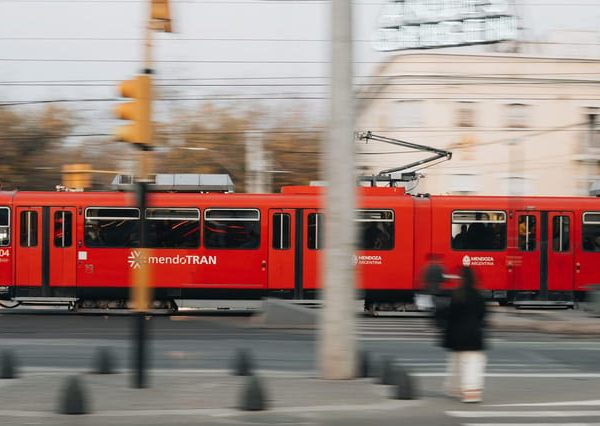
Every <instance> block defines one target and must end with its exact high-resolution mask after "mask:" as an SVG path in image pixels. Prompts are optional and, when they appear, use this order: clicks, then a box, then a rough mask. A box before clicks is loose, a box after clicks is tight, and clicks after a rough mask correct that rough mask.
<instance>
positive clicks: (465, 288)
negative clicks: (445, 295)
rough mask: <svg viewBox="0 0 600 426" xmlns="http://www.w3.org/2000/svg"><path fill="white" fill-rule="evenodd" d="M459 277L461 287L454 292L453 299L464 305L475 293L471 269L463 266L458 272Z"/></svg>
mask: <svg viewBox="0 0 600 426" xmlns="http://www.w3.org/2000/svg"><path fill="white" fill-rule="evenodd" d="M460 276H461V281H462V283H461V286H460V287H458V288H457V289H456V290H455V291H454V294H453V298H455V299H456V300H457V301H459V302H461V303H464V302H466V301H467V299H468V298H470V297H471V296H472V295H473V294H474V293H477V288H476V285H475V274H474V273H473V270H472V269H471V268H469V267H468V266H463V267H462V268H461V270H460Z"/></svg>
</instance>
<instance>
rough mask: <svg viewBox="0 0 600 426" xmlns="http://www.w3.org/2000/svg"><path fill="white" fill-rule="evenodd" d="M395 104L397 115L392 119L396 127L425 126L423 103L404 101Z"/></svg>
mask: <svg viewBox="0 0 600 426" xmlns="http://www.w3.org/2000/svg"><path fill="white" fill-rule="evenodd" d="M394 102H395V108H394V111H395V114H394V117H393V119H392V123H393V124H394V127H421V126H423V101H420V100H403V101H394Z"/></svg>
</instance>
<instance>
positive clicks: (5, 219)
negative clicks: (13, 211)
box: [0, 207, 10, 247]
mask: <svg viewBox="0 0 600 426" xmlns="http://www.w3.org/2000/svg"><path fill="white" fill-rule="evenodd" d="M9 244H10V209H9V208H8V207H0V247H6V246H7V245H9Z"/></svg>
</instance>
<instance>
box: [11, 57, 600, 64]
mask: <svg viewBox="0 0 600 426" xmlns="http://www.w3.org/2000/svg"><path fill="white" fill-rule="evenodd" d="M0 62H57V63H60V62H81V63H139V62H140V60H139V59H117V58H0ZM154 62H158V63H182V64H187V63H192V64H193V63H198V64H272V65H277V64H290V65H294V64H296V65H298V64H303V65H311V64H316V65H319V64H329V61H323V60H245V59H220V60H218V59H156V60H155V61H154ZM353 63H354V64H377V65H383V64H398V65H403V64H438V65H440V64H442V65H443V64H452V65H465V64H482V65H486V64H526V65H530V64H560V63H566V64H600V59H568V58H548V59H541V58H527V60H494V59H488V60H486V61H485V62H482V61H474V60H467V61H460V60H453V61H451V60H447V61H443V60H442V61H440V60H437V61H434V60H422V61H420V60H410V61H396V60H388V61H353Z"/></svg>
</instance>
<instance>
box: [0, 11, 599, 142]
mask: <svg viewBox="0 0 600 426" xmlns="http://www.w3.org/2000/svg"><path fill="white" fill-rule="evenodd" d="M516 1H517V3H516V4H515V5H514V7H515V8H516V10H517V13H518V14H519V17H520V19H521V25H522V26H523V27H524V31H523V32H522V36H523V37H525V38H527V39H533V40H542V39H544V38H545V37H546V36H547V35H548V34H550V33H551V32H552V31H554V30H558V29H562V30H579V31H600V0H570V1H565V0H562V1H561V0H516ZM171 3H172V16H173V21H174V22H173V27H174V30H175V33H173V34H165V33H160V34H156V37H155V38H156V44H155V51H154V55H155V58H156V63H155V69H156V78H157V83H158V85H159V90H160V93H161V96H163V97H164V98H167V99H171V100H170V101H166V102H164V103H162V104H161V107H160V108H162V111H163V113H166V112H165V111H169V110H171V109H173V107H174V106H176V107H178V108H187V107H193V106H194V105H195V104H198V103H200V102H201V101H202V100H213V101H214V102H223V99H224V98H227V97H229V98H233V100H234V101H235V103H236V104H238V105H248V104H250V105H251V104H253V103H256V102H260V103H261V104H263V105H266V106H267V107H268V108H273V109H275V110H277V109H280V108H281V105H282V104H285V105H289V104H290V103H294V102H298V100H297V98H303V100H302V102H303V103H304V104H306V105H308V106H309V108H310V109H312V110H313V111H324V109H323V105H324V104H325V103H326V97H327V79H326V76H327V70H328V55H329V52H328V47H329V45H328V42H327V39H328V36H329V34H328V33H329V13H328V7H329V3H328V2H327V1H319V0H308V1H299V0H298V1H296V0H178V1H175V0H172V1H171ZM387 3H389V2H388V1H385V0H356V1H355V2H354V20H355V26H354V39H355V61H356V65H355V74H356V75H357V76H369V75H370V74H371V73H373V69H374V67H375V66H376V64H377V63H378V62H379V61H381V60H388V59H389V58H391V57H392V56H393V53H380V52H376V51H375V50H374V48H373V45H372V43H371V40H372V36H373V33H374V31H375V29H376V27H377V18H378V16H379V14H380V13H381V11H382V8H383V7H384V5H385V4H387ZM146 7H147V2H146V1H142V0H0V19H1V22H2V25H1V26H0V104H3V103H12V102H23V101H25V102H28V101H40V100H43V101H51V100H84V101H81V102H79V101H78V102H72V103H64V105H68V106H69V108H73V109H76V110H78V111H83V112H84V113H85V112H87V113H88V114H90V116H93V117H94V119H95V121H94V127H95V129H96V130H98V131H102V129H104V130H106V131H107V132H110V131H111V128H112V127H114V123H113V120H112V115H111V114H112V108H113V104H114V99H115V98H116V97H117V92H116V88H115V86H116V85H117V84H118V82H119V81H121V80H124V79H127V78H130V77H132V76H133V74H135V73H136V72H137V71H139V70H140V68H141V63H140V60H141V54H142V37H143V24H144V17H145V14H146ZM598 34H599V35H598V37H597V38H596V40H597V43H598V45H599V50H598V51H599V52H600V32H599V33H598ZM472 49H489V47H488V48H484V47H478V48H472ZM598 56H599V57H600V54H599V55H598ZM92 100H100V101H92ZM313 107H314V108H313Z"/></svg>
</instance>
